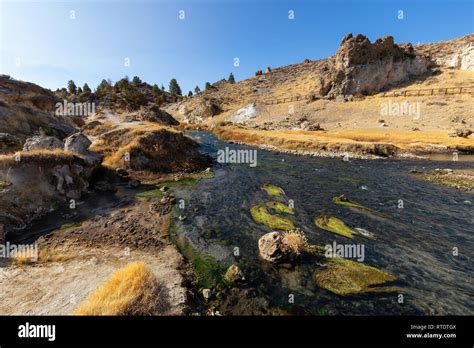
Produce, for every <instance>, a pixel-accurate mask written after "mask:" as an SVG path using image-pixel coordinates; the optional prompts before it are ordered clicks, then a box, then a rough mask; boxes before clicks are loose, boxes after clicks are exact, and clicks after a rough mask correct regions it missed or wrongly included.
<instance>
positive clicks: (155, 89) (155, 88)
mask: <svg viewBox="0 0 474 348" xmlns="http://www.w3.org/2000/svg"><path fill="white" fill-rule="evenodd" d="M151 92H152V93H153V95H154V96H156V97H157V96H159V95H161V94H162V93H163V92H162V90H161V89H160V87H158V85H157V84H156V83H155V84H154V85H153V87H152V88H151Z"/></svg>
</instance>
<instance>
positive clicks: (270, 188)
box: [262, 184, 285, 197]
mask: <svg viewBox="0 0 474 348" xmlns="http://www.w3.org/2000/svg"><path fill="white" fill-rule="evenodd" d="M262 190H264V191H265V192H266V193H267V194H268V195H269V196H276V197H280V196H284V195H285V191H283V189H282V188H280V187H278V186H275V185H272V184H263V185H262Z"/></svg>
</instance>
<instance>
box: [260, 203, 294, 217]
mask: <svg viewBox="0 0 474 348" xmlns="http://www.w3.org/2000/svg"><path fill="white" fill-rule="evenodd" d="M266 205H267V207H268V208H270V209H273V210H274V211H275V212H277V213H279V214H281V213H285V214H294V213H295V210H294V209H293V208H290V207H289V206H287V205H286V204H283V203H281V202H277V201H270V202H267V203H266Z"/></svg>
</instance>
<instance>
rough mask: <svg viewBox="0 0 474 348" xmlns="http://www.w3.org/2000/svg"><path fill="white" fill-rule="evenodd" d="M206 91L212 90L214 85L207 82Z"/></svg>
mask: <svg viewBox="0 0 474 348" xmlns="http://www.w3.org/2000/svg"><path fill="white" fill-rule="evenodd" d="M205 88H206V91H208V90H210V89H211V88H212V85H211V83H210V82H206V87H205Z"/></svg>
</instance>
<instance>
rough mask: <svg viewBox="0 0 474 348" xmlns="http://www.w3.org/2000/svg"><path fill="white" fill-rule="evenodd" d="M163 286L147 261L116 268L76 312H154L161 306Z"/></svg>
mask: <svg viewBox="0 0 474 348" xmlns="http://www.w3.org/2000/svg"><path fill="white" fill-rule="evenodd" d="M158 289H159V286H158V282H157V279H156V277H155V275H154V274H153V273H152V272H151V270H150V269H149V268H148V267H146V266H145V263H144V262H132V263H129V264H127V265H126V266H125V267H124V268H121V269H119V270H118V271H116V272H115V273H114V274H113V275H112V277H111V278H109V279H108V280H107V281H106V282H105V283H103V284H102V285H101V286H99V287H98V288H97V289H96V290H95V291H94V292H93V293H92V294H91V295H90V296H89V297H88V298H87V300H86V301H85V302H84V303H83V304H82V305H81V306H80V307H79V308H78V309H77V310H76V311H75V314H76V315H152V314H155V312H156V310H157V307H158V305H159V301H160V298H159V291H158Z"/></svg>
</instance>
